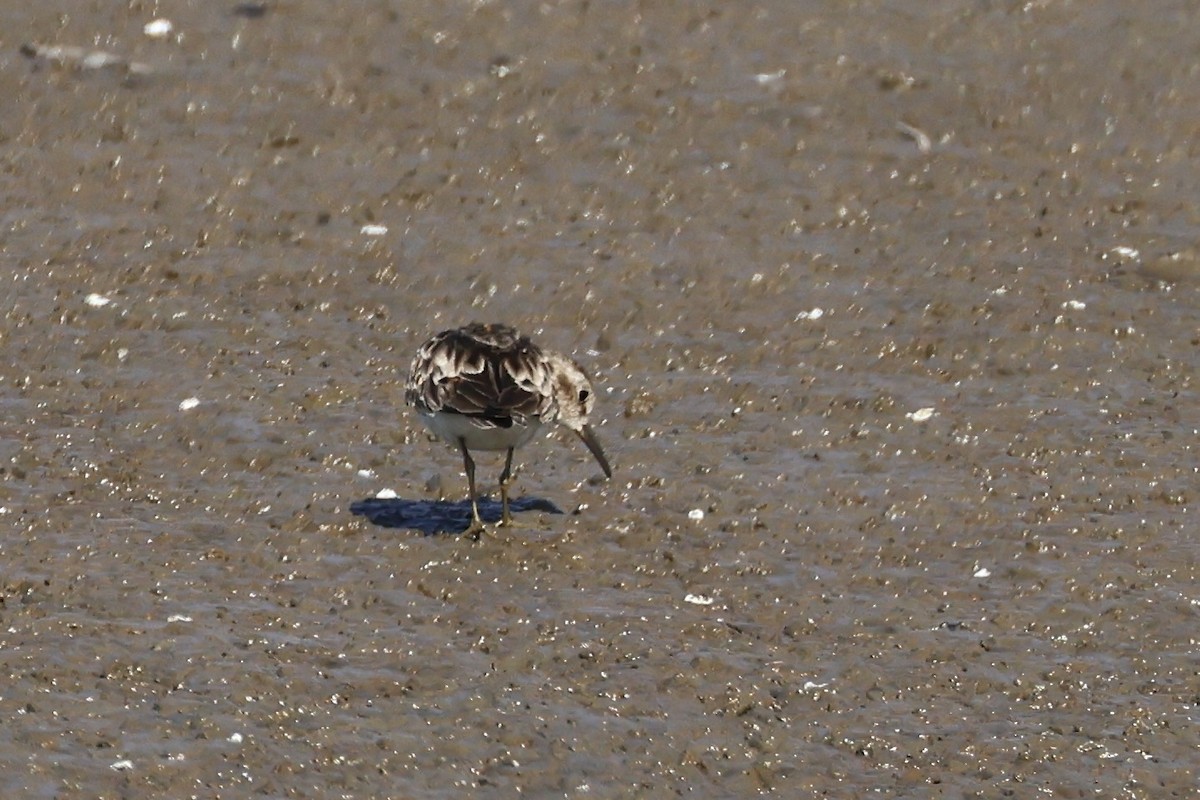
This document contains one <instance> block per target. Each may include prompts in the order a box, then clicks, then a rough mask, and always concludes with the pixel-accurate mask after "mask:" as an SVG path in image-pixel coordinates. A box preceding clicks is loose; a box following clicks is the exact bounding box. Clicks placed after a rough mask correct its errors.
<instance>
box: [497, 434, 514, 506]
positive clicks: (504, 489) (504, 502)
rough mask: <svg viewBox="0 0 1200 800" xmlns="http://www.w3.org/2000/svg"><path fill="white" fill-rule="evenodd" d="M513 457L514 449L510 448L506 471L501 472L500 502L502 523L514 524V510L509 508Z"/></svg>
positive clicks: (505, 461) (505, 464) (506, 457)
mask: <svg viewBox="0 0 1200 800" xmlns="http://www.w3.org/2000/svg"><path fill="white" fill-rule="evenodd" d="M512 457H513V449H512V448H511V447H510V448H508V455H507V456H505V458H504V472H501V473H500V504H501V506H502V511H501V516H500V524H501V525H512V521H513V518H512V512H510V511H509V510H508V480H509V478H511V477H512Z"/></svg>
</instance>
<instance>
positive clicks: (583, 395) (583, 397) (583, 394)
mask: <svg viewBox="0 0 1200 800" xmlns="http://www.w3.org/2000/svg"><path fill="white" fill-rule="evenodd" d="M587 399H588V390H587V389H580V390H579V402H581V403H586V402H587Z"/></svg>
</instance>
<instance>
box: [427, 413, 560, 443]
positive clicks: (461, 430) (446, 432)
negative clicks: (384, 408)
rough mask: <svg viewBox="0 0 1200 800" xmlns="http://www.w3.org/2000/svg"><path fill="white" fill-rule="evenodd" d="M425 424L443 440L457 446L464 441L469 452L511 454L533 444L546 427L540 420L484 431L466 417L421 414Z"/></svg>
mask: <svg viewBox="0 0 1200 800" xmlns="http://www.w3.org/2000/svg"><path fill="white" fill-rule="evenodd" d="M420 417H421V421H422V422H424V423H425V426H426V427H427V428H429V430H431V431H433V432H434V433H435V434H437V435H438V436H439V437H441V438H442V439H445V440H446V441H447V442H450V443H451V444H453V445H455V446H457V445H458V442H459V440H460V439H462V440H463V441H465V442H466V443H467V449H468V450H507V449H508V448H510V447H512V448H514V449H515V448H518V447H521V446H523V445H525V444H526V443H528V442H529V440H530V439H532V438H533V437H534V435H535V434H536V433H537V432H538V429H539V428H541V427H542V423H541V422H540V421H538V420H530V424H529V425H516V424H514V425H513V426H512V427H511V428H480V427H477V426H475V425H472V424H471V421H470V420H469V419H467V418H466V417H464V416H463V415H462V414H446V413H434V414H421V415H420Z"/></svg>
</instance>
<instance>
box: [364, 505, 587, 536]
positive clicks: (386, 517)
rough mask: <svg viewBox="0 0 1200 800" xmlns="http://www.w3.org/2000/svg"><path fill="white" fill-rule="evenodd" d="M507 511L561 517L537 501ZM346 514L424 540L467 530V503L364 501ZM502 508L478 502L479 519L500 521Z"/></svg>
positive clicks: (552, 506)
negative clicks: (403, 530)
mask: <svg viewBox="0 0 1200 800" xmlns="http://www.w3.org/2000/svg"><path fill="white" fill-rule="evenodd" d="M508 507H509V509H511V510H512V512H513V513H514V514H515V513H518V512H521V511H545V512H547V513H550V514H562V513H563V510H562V509H561V508H559V507H558V506H556V505H554V503H551V502H550V501H549V500H546V499H544V498H541V497H516V498H510V499H509V501H508ZM350 513H351V514H355V515H357V516H361V517H366V518H367V519H368V520H370V521H371V522H372V523H374V524H375V525H379V526H380V527H383V528H406V529H408V530H415V531H420V532H421V533H423V534H425V535H426V536H435V535H437V534H441V533H463V532H465V531H466V530H467V528H469V527H470V526H471V501H470V500H460V501H458V502H454V503H451V502H447V501H444V500H405V499H403V498H401V497H394V498H382V497H368V498H366V499H364V500H356V501H355V502H353V503H351V504H350ZM502 514H503V508H502V507H501V505H500V503H499V502H497V501H495V500H491V499H489V498H486V497H481V498H479V516H481V517H482V518H483V521H484V522H490V523H495V522H499V521H500V517H501V515H502Z"/></svg>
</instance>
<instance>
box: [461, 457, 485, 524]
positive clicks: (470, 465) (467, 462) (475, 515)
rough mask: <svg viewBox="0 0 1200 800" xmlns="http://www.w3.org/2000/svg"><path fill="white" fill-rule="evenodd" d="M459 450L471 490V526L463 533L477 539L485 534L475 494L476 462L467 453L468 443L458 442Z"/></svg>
mask: <svg viewBox="0 0 1200 800" xmlns="http://www.w3.org/2000/svg"><path fill="white" fill-rule="evenodd" d="M458 448H459V449H460V450H462V455H463V466H464V467H465V468H466V470H467V487H468V488H469V489H470V490H471V524H470V525H469V526H468V527H467V529H466V530H465V531H463V533H467V534H470V535H471V536H474V537H475V538H476V539H478V538H479V534H480V533H482V532H483V529H484V528H483V519H481V518H480V516H479V500H478V495H476V494H475V462H474V461H472V460H471V454H470V453H469V452H467V443H466V441H465V440H463V439H459V440H458Z"/></svg>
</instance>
